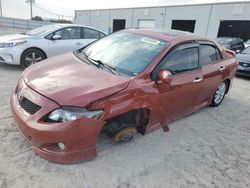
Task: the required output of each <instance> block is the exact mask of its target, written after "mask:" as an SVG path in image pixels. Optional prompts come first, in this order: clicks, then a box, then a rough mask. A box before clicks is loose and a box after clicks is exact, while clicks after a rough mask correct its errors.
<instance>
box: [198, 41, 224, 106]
mask: <svg viewBox="0 0 250 188" xmlns="http://www.w3.org/2000/svg"><path fill="white" fill-rule="evenodd" d="M199 44H200V46H199V62H200V66H201V70H202V76H203V84H202V92H201V93H200V95H199V100H200V101H201V102H204V103H205V102H206V101H208V99H209V98H210V97H211V96H213V94H214V92H215V90H216V89H217V88H218V86H219V85H220V83H221V82H222V80H223V72H224V71H225V70H226V65H225V64H224V63H223V60H222V55H221V53H220V50H219V49H218V47H217V46H216V45H215V44H214V43H212V42H209V41H200V42H199Z"/></svg>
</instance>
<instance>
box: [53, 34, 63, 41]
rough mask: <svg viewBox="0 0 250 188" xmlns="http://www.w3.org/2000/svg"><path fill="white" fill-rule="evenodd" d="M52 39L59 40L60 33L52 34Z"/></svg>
mask: <svg viewBox="0 0 250 188" xmlns="http://www.w3.org/2000/svg"><path fill="white" fill-rule="evenodd" d="M52 39H53V40H60V39H62V36H61V35H53V36H52Z"/></svg>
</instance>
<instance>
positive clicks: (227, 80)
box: [225, 78, 231, 93]
mask: <svg viewBox="0 0 250 188" xmlns="http://www.w3.org/2000/svg"><path fill="white" fill-rule="evenodd" d="M225 81H226V82H227V90H226V93H228V90H229V88H230V84H231V80H230V79H229V78H227V79H226V80H225Z"/></svg>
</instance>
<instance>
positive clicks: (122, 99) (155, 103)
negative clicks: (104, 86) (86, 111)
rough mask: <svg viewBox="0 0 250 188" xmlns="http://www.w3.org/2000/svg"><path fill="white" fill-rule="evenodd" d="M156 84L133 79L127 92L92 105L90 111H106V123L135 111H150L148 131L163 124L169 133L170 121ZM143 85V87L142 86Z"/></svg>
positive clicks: (149, 80)
mask: <svg viewBox="0 0 250 188" xmlns="http://www.w3.org/2000/svg"><path fill="white" fill-rule="evenodd" d="M154 83H155V82H154V81H152V80H151V79H147V80H145V79H133V80H131V82H130V84H129V86H128V88H127V89H126V91H121V92H118V93H117V94H115V95H112V96H111V97H109V98H106V99H100V100H97V101H95V102H94V103H92V104H91V106H90V109H93V110H95V109H105V113H104V115H103V117H102V119H103V120H104V121H106V120H108V119H110V118H112V117H116V116H118V115H121V114H124V113H126V112H129V111H131V110H135V109H140V108H144V109H149V110H150V117H149V124H148V125H147V129H149V128H150V127H151V126H155V125H156V124H159V123H160V124H161V126H162V128H163V130H164V131H168V122H169V121H168V119H167V116H166V114H165V113H164V110H163V107H162V105H161V102H160V100H159V97H157V95H158V94H159V91H158V89H157V88H155V84H154ZM142 85H143V86H142ZM149 91H150V92H149Z"/></svg>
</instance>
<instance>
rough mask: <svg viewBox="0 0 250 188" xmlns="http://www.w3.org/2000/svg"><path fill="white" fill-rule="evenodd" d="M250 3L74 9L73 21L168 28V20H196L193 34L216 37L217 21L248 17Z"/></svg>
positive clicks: (102, 26)
mask: <svg viewBox="0 0 250 188" xmlns="http://www.w3.org/2000/svg"><path fill="white" fill-rule="evenodd" d="M249 10H250V3H248V2H246V3H220V4H206V5H186V6H184V5H183V6H166V7H148V8H130V9H109V10H77V11H75V22H76V23H78V24H84V25H89V26H92V27H96V28H98V29H101V30H103V31H105V32H112V31H113V19H125V20H126V28H133V27H138V23H139V21H140V20H155V27H156V28H164V29H166V30H168V29H171V25H172V20H196V24H195V30H194V33H196V34H200V35H207V36H209V37H212V38H216V37H217V34H218V30H219V25H220V21H223V20H249V21H250V11H249Z"/></svg>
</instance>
